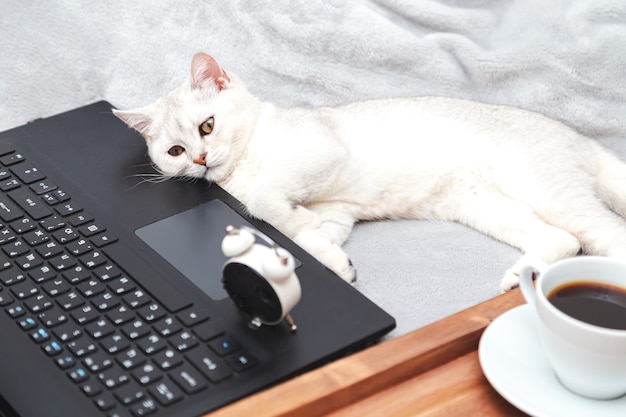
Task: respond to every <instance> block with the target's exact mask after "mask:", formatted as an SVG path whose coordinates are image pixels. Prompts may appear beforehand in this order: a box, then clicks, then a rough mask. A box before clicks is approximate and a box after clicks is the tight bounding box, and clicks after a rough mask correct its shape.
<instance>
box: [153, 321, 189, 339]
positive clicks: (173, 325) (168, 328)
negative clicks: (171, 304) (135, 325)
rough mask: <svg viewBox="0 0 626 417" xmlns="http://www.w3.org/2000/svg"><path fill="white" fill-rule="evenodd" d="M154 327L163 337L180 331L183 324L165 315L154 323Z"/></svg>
mask: <svg viewBox="0 0 626 417" xmlns="http://www.w3.org/2000/svg"><path fill="white" fill-rule="evenodd" d="M154 328H155V329H156V331H157V332H159V334H160V335H161V336H163V337H167V336H170V335H173V334H176V333H178V332H180V331H181V330H182V328H183V326H182V325H181V324H180V322H179V321H178V320H176V319H175V318H174V317H166V318H164V319H163V320H161V321H159V322H157V323H155V324H154Z"/></svg>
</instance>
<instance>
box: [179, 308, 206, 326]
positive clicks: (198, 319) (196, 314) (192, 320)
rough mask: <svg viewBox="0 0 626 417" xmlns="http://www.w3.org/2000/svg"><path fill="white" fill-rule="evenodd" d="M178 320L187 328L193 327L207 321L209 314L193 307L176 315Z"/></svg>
mask: <svg viewBox="0 0 626 417" xmlns="http://www.w3.org/2000/svg"><path fill="white" fill-rule="evenodd" d="M176 317H178V319H179V320H180V321H181V322H183V324H184V325H185V326H187V327H193V326H195V325H196V324H198V323H202V322H203V321H205V320H208V319H209V314H208V313H207V312H205V311H202V310H198V309H196V308H194V307H192V308H190V309H187V310H185V311H182V312H180V313H178V314H177V315H176Z"/></svg>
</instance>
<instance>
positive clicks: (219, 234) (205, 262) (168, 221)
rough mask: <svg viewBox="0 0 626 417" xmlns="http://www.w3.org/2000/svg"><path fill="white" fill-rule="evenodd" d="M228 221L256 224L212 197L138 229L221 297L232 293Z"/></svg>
mask: <svg viewBox="0 0 626 417" xmlns="http://www.w3.org/2000/svg"><path fill="white" fill-rule="evenodd" d="M228 225H233V226H234V227H237V228H238V227H241V226H244V225H245V226H249V227H253V226H252V225H251V224H250V223H249V222H247V221H246V220H245V219H244V218H243V217H241V216H240V215H239V214H237V212H235V211H234V210H233V209H231V208H230V207H228V206H227V205H226V204H225V203H224V202H222V201H220V200H211V201H209V202H206V203H203V204H201V205H199V206H196V207H194V208H191V209H189V210H187V211H184V212H182V213H179V214H176V215H174V216H171V217H168V218H165V219H163V220H159V221H157V222H155V223H152V224H149V225H147V226H144V227H142V228H140V229H137V230H136V231H135V233H136V234H137V236H139V237H140V238H141V239H142V240H143V241H144V242H146V243H147V244H148V245H150V247H152V248H153V249H154V250H155V251H156V252H157V253H158V254H159V255H161V256H162V257H163V258H165V259H166V260H167V261H168V262H169V263H170V264H172V265H173V266H174V267H175V268H176V269H178V271H180V272H181V273H182V274H183V275H185V276H186V277H187V278H188V279H190V280H191V281H192V282H193V283H194V284H195V285H196V286H197V287H198V288H200V289H201V290H202V291H204V292H205V293H206V294H207V295H208V296H209V297H211V298H212V299H214V300H221V299H224V298H226V297H228V294H227V293H226V291H225V290H224V288H223V286H222V266H223V265H224V263H225V262H226V257H225V256H224V255H223V254H222V239H223V238H224V235H225V234H226V226H228Z"/></svg>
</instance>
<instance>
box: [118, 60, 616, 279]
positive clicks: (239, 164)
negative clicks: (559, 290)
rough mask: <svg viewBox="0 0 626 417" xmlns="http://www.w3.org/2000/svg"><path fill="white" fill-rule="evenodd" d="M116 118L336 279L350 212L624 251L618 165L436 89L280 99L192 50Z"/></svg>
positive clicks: (166, 168) (564, 135)
mask: <svg viewBox="0 0 626 417" xmlns="http://www.w3.org/2000/svg"><path fill="white" fill-rule="evenodd" d="M115 114H116V115H117V116H118V117H120V118H121V119H122V120H124V121H125V122H126V123H127V124H128V125H129V126H131V127H133V128H134V129H136V130H137V131H139V132H140V133H141V134H142V135H143V136H144V137H145V138H146V143H147V145H148V150H149V155H150V157H151V159H152V161H153V163H154V164H155V165H156V167H157V169H158V170H159V171H160V172H161V173H162V174H163V175H165V176H172V177H175V176H176V177H193V178H205V179H206V180H208V181H212V182H215V183H217V184H219V185H220V186H221V187H223V188H224V189H226V190H227V191H228V192H230V193H231V194H233V195H234V196H235V197H237V198H238V199H239V200H240V201H241V202H243V203H244V204H245V206H246V207H247V210H248V211H249V213H250V214H251V215H252V216H255V217H257V218H260V219H263V220H265V221H267V222H269V223H270V224H272V225H274V226H275V227H276V228H278V229H279V230H281V231H282V232H283V233H285V234H286V235H287V236H289V237H291V238H293V239H294V240H295V241H296V243H298V244H299V245H300V246H301V247H302V248H304V249H305V250H307V251H309V252H310V253H311V254H312V255H313V256H315V257H316V258H317V259H319V260H320V261H321V262H322V263H323V264H325V265H326V266H327V267H329V268H330V269H332V270H333V271H335V272H336V273H337V274H338V275H339V276H341V277H342V278H344V279H345V280H347V281H354V280H355V278H356V273H355V269H354V267H353V265H352V264H351V262H350V260H349V258H348V256H347V255H346V254H345V252H344V251H343V250H342V249H341V245H342V243H343V242H344V241H345V239H346V238H347V237H348V235H349V233H350V231H351V229H352V227H353V225H354V223H355V222H356V221H359V220H376V219H438V220H447V221H455V222H459V223H462V224H465V225H467V226H470V227H473V228H475V229H476V230H478V231H480V232H483V233H485V234H487V235H489V236H492V237H494V238H496V239H498V240H500V241H503V242H506V243H508V244H510V245H512V246H514V247H516V248H519V249H521V250H522V251H523V252H524V253H525V256H526V257H533V258H539V259H541V260H543V261H545V262H548V263H550V262H554V261H556V260H558V259H561V258H564V257H569V256H573V255H576V254H577V253H578V252H579V251H580V250H582V251H583V252H585V253H588V254H597V255H606V256H616V257H622V258H626V221H624V219H623V217H624V216H626V165H625V164H623V163H622V162H621V161H620V160H619V159H618V158H616V157H615V156H613V155H612V154H610V153H609V152H608V151H606V150H604V149H603V148H601V147H600V146H599V145H598V144H597V143H596V142H594V141H593V140H591V139H588V138H586V137H584V136H582V135H580V134H578V133H576V132H575V131H573V130H572V129H570V128H568V127H567V126H564V125H563V124H561V123H558V122H556V121H554V120H551V119H549V118H547V117H544V116H542V115H540V114H536V113H532V112H529V111H525V110H521V109H517V108H512V107H505V106H495V105H487V104H481V103H476V102H471V101H463V100H457V99H450V98H442V97H421V98H397V99H386V100H373V101H365V102H357V103H351V104H345V105H341V106H337V107H319V108H278V107H276V106H274V105H273V104H270V103H267V102H262V101H260V100H259V99H257V98H256V97H254V96H253V95H252V94H251V93H250V92H249V91H248V90H247V89H246V87H245V86H244V84H243V83H242V82H241V81H240V79H239V78H238V77H237V76H235V74H233V73H231V72H226V71H225V70H223V69H222V68H221V67H220V66H219V64H218V63H217V62H216V61H215V60H214V59H213V58H212V57H210V56H209V55H206V54H203V53H198V54H196V55H194V57H193V59H192V64H191V79H190V81H187V82H185V83H184V84H183V85H182V86H180V87H179V88H177V89H175V90H173V91H172V92H170V93H169V94H168V95H166V96H165V97H163V98H160V99H159V100H157V101H156V102H154V103H152V104H150V105H148V106H146V107H143V108H140V109H136V110H130V111H115ZM399 244H400V243H399ZM522 262H524V258H522V260H520V262H518V263H516V264H515V265H514V266H513V267H512V268H511V269H509V270H508V271H507V272H506V273H505V276H504V279H503V280H502V283H501V288H502V290H507V289H510V288H512V287H514V286H516V285H517V282H518V272H519V271H518V269H519V266H520V265H521V263H522Z"/></svg>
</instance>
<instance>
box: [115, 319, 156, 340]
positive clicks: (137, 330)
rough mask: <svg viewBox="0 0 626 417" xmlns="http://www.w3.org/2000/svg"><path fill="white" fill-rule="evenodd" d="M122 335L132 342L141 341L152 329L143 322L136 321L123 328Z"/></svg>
mask: <svg viewBox="0 0 626 417" xmlns="http://www.w3.org/2000/svg"><path fill="white" fill-rule="evenodd" d="M121 330H122V333H124V334H125V335H126V337H128V338H129V339H131V340H134V339H140V338H142V337H144V336H145V335H147V334H148V333H150V327H149V326H148V325H147V324H145V323H144V322H143V321H141V320H134V321H132V322H130V323H127V324H125V325H124V326H123V327H122V328H121Z"/></svg>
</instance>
